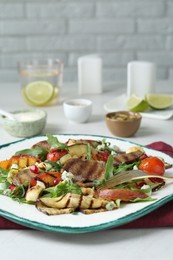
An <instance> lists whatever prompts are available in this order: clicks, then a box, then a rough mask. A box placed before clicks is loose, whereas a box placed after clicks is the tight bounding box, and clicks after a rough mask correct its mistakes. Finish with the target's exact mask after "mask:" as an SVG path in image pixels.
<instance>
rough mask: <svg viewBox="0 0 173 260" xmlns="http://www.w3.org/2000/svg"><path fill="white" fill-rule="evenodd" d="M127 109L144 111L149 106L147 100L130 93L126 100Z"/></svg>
mask: <svg viewBox="0 0 173 260" xmlns="http://www.w3.org/2000/svg"><path fill="white" fill-rule="evenodd" d="M127 107H128V110H130V111H132V112H144V111H146V110H147V109H148V108H149V105H148V102H147V101H146V100H144V99H142V98H139V97H137V96H135V95H132V96H131V97H130V98H129V99H128V100H127Z"/></svg>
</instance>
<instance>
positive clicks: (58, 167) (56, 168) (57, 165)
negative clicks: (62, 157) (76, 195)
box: [45, 160, 62, 172]
mask: <svg viewBox="0 0 173 260" xmlns="http://www.w3.org/2000/svg"><path fill="white" fill-rule="evenodd" d="M45 163H48V164H50V165H51V166H52V167H51V168H49V170H47V171H49V172H51V171H54V172H60V171H61V169H62V165H61V164H60V163H59V162H52V161H49V160H46V161H45Z"/></svg>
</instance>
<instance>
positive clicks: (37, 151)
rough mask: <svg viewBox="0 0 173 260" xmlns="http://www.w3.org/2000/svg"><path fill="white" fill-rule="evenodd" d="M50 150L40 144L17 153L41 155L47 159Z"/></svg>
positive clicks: (42, 158)
mask: <svg viewBox="0 0 173 260" xmlns="http://www.w3.org/2000/svg"><path fill="white" fill-rule="evenodd" d="M47 153H48V151H47V150H46V149H43V148H41V147H39V146H36V147H35V148H32V149H24V150H21V151H17V152H16V153H15V155H20V154H29V155H33V156H39V158H40V159H41V160H42V161H44V160H45V159H46V156H47Z"/></svg>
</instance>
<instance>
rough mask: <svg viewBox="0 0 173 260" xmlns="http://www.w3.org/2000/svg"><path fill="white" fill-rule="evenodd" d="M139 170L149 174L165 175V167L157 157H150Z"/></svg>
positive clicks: (142, 162)
mask: <svg viewBox="0 0 173 260" xmlns="http://www.w3.org/2000/svg"><path fill="white" fill-rule="evenodd" d="M138 168H139V170H141V171H143V172H145V173H148V174H155V175H158V176H159V175H160V176H163V175H164V173H165V165H164V163H163V162H162V160H160V159H159V158H157V157H148V158H145V159H143V160H142V161H141V163H140V164H139V166H138Z"/></svg>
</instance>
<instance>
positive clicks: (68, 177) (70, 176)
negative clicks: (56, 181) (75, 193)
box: [61, 171, 74, 182]
mask: <svg viewBox="0 0 173 260" xmlns="http://www.w3.org/2000/svg"><path fill="white" fill-rule="evenodd" d="M61 178H62V180H63V181H66V182H73V179H74V175H73V174H72V173H71V172H67V171H63V173H62V175H61Z"/></svg>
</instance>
